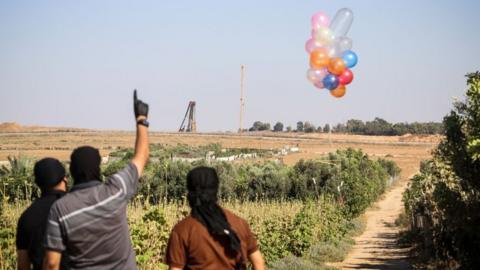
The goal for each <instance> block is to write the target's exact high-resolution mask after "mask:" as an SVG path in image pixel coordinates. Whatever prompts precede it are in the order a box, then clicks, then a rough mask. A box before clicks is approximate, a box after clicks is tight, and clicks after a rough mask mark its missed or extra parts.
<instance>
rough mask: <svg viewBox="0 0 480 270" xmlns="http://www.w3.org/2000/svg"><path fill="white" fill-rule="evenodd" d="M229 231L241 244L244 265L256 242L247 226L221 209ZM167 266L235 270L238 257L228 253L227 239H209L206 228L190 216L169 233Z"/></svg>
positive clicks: (233, 253) (243, 221) (238, 218)
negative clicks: (233, 233) (231, 231)
mask: <svg viewBox="0 0 480 270" xmlns="http://www.w3.org/2000/svg"><path fill="white" fill-rule="evenodd" d="M223 211H224V212H225V216H226V217H227V220H228V223H229V224H230V226H231V228H232V230H234V231H235V233H236V234H237V235H238V237H239V238H240V241H241V252H242V255H243V259H244V263H245V264H246V263H247V258H248V256H249V255H250V254H252V253H254V252H255V251H257V250H258V245H257V240H256V239H255V236H254V235H253V233H252V231H251V230H250V226H248V223H247V222H246V221H245V220H244V219H242V218H240V217H238V216H236V215H235V214H233V213H232V212H230V211H228V210H226V209H224V210H223ZM166 256H167V258H166V259H167V264H168V265H169V266H173V267H177V268H181V269H188V270H190V269H191V270H220V269H235V266H236V264H237V262H238V261H239V260H240V254H236V253H235V252H234V251H232V250H230V248H229V244H228V239H226V238H225V237H220V238H217V237H215V238H214V237H212V236H211V235H210V233H208V230H207V228H206V227H205V226H204V225H203V224H201V223H200V222H199V221H197V220H196V219H195V218H193V217H192V216H188V217H186V218H185V219H183V220H182V221H180V222H179V223H178V224H177V225H175V227H174V228H173V230H172V233H171V235H170V239H169V240H168V247H167V254H166Z"/></svg>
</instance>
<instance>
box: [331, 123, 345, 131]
mask: <svg viewBox="0 0 480 270" xmlns="http://www.w3.org/2000/svg"><path fill="white" fill-rule="evenodd" d="M333 132H335V133H345V132H347V127H346V126H345V125H344V124H337V125H336V126H335V127H334V128H333Z"/></svg>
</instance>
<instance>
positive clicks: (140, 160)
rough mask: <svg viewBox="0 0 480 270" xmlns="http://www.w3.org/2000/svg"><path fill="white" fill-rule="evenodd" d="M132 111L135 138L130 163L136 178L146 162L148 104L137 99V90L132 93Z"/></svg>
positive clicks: (147, 152)
mask: <svg viewBox="0 0 480 270" xmlns="http://www.w3.org/2000/svg"><path fill="white" fill-rule="evenodd" d="M133 111H134V113H135V121H136V125H137V138H136V140H135V154H134V156H133V159H132V163H133V164H134V165H135V166H136V167H137V171H138V176H141V175H142V173H143V168H144V167H145V164H146V163H147V160H148V155H149V150H148V125H149V123H148V121H147V118H148V104H147V103H144V102H143V101H141V100H140V99H138V98H137V90H134V92H133Z"/></svg>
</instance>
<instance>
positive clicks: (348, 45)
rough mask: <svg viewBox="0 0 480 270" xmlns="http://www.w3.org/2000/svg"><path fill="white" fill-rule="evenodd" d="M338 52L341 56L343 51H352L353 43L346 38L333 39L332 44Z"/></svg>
mask: <svg viewBox="0 0 480 270" xmlns="http://www.w3.org/2000/svg"><path fill="white" fill-rule="evenodd" d="M334 43H335V44H336V46H337V48H338V50H339V53H340V54H342V53H343V52H344V51H348V50H351V49H352V46H353V41H352V39H351V38H348V37H339V38H336V39H335V42H334Z"/></svg>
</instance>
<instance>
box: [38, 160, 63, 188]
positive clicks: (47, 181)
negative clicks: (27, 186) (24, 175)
mask: <svg viewBox="0 0 480 270" xmlns="http://www.w3.org/2000/svg"><path fill="white" fill-rule="evenodd" d="M33 173H34V175H35V184H37V186H38V187H39V188H40V189H41V190H42V191H45V190H48V189H50V188H52V187H54V186H56V185H57V184H58V183H60V181H62V179H63V178H65V167H63V164H62V163H61V162H60V161H59V160H58V159H55V158H50V157H47V158H43V159H41V160H39V161H37V162H36V163H35V166H34V168H33Z"/></svg>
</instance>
